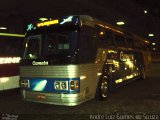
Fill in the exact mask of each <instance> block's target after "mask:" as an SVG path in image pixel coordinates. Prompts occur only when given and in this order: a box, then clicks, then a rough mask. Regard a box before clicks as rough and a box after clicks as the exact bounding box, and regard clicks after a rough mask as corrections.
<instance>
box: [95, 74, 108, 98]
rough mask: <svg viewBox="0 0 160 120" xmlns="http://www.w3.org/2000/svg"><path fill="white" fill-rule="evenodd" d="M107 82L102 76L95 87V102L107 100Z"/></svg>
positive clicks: (105, 77) (106, 78)
mask: <svg viewBox="0 0 160 120" xmlns="http://www.w3.org/2000/svg"><path fill="white" fill-rule="evenodd" d="M108 82H109V80H108V77H107V76H104V75H102V76H101V78H100V80H99V82H98V86H97V90H96V96H95V97H96V99H97V100H105V99H106V98H108V91H109V83H108Z"/></svg>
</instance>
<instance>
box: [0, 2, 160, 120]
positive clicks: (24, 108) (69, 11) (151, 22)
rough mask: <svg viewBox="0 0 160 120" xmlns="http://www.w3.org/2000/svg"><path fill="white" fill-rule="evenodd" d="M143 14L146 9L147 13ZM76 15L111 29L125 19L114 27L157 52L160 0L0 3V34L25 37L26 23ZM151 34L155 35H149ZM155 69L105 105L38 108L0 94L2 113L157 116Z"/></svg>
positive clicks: (155, 66) (159, 93)
mask: <svg viewBox="0 0 160 120" xmlns="http://www.w3.org/2000/svg"><path fill="white" fill-rule="evenodd" d="M144 10H147V14H145V13H144ZM80 14H82V15H90V16H93V17H96V18H97V19H100V20H104V21H106V22H107V23H109V24H112V25H114V26H117V25H116V22H118V21H124V22H125V25H123V26H117V27H121V28H123V29H125V30H128V31H130V32H134V33H136V34H137V35H139V36H141V37H144V38H146V39H148V40H150V41H151V46H152V47H151V48H152V50H153V48H156V49H154V50H153V52H157V53H159V54H160V47H159V46H160V42H159V41H160V0H44V1H42V0H1V1H0V27H7V29H6V30H0V33H3V32H4V33H18V34H25V31H26V27H27V24H28V23H30V22H33V21H34V20H36V19H37V18H40V17H53V18H56V17H59V16H63V15H80ZM150 33H152V34H154V36H153V37H149V36H148V34H150ZM0 38H1V37H0ZM152 43H156V45H155V46H154V45H152ZM159 68H160V64H159V63H158V64H155V63H154V64H153V66H152V67H151V72H150V73H149V74H148V76H149V77H148V78H147V80H146V81H145V82H144V81H138V82H137V81H136V82H134V83H132V84H130V85H129V86H125V87H122V88H120V89H118V90H117V91H115V92H113V93H112V94H111V96H110V99H109V100H108V101H103V102H102V101H99V102H97V101H95V100H92V101H89V102H87V103H84V104H82V105H80V106H77V107H66V106H52V105H43V104H39V105H37V104H35V103H26V102H24V101H22V100H21V95H20V93H16V94H15V93H14V94H9V95H5V94H4V95H2V94H1V96H0V113H4V114H6V113H11V114H12V113H13V114H14V115H19V114H20V115H19V118H20V119H21V118H24V119H25V118H26V119H25V120H28V119H29V118H30V116H31V117H33V118H35V119H34V120H39V114H42V116H43V114H45V115H44V116H45V117H48V118H52V116H49V115H48V114H52V115H55V116H54V117H55V118H57V120H58V118H59V117H66V116H65V115H67V114H70V116H72V115H73V114H78V117H79V119H78V118H77V116H75V119H76V120H81V118H82V117H83V116H84V115H85V114H87V118H89V117H88V114H91V113H92V114H93V113H95V114H100V113H103V114H104V113H106V112H123V111H124V112H125V111H128V112H131V113H137V112H138V114H142V113H158V114H159V110H160V90H159V77H160V75H159ZM11 100H12V101H11ZM24 113H25V114H26V115H25V114H24ZM60 113H61V114H60ZM23 114H24V116H23ZM27 114H29V115H27ZM56 114H60V115H56ZM36 115H37V116H36ZM34 116H36V117H34ZM27 117H28V119H27ZM0 119H1V114H0ZM20 119H19V120H20ZM52 119H53V118H52ZM66 119H67V118H66ZM44 120H47V119H44ZM59 120H60V119H59Z"/></svg>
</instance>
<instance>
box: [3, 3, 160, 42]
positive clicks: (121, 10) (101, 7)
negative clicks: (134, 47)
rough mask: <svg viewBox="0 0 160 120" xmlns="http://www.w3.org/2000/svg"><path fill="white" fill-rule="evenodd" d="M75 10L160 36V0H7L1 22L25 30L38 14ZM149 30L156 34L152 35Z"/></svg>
mask: <svg viewBox="0 0 160 120" xmlns="http://www.w3.org/2000/svg"><path fill="white" fill-rule="evenodd" d="M144 10H147V11H148V13H147V14H144ZM75 14H76V15H77V14H87V15H91V16H93V17H96V18H98V19H101V20H104V21H106V22H108V23H110V24H112V25H116V22H117V21H124V22H125V25H124V26H123V27H122V28H124V29H126V30H129V31H131V32H134V33H136V34H138V35H140V36H142V37H145V38H147V39H150V40H152V41H157V42H158V40H159V39H160V33H159V31H160V1H159V0H67V1H64V0H45V1H40V0H27V1H23V0H12V1H11V0H3V1H1V3H0V26H6V27H7V28H8V29H7V30H6V31H5V32H10V33H25V27H26V24H27V23H28V22H30V21H33V20H34V19H36V18H38V17H57V16H62V15H75ZM1 32H3V31H1ZM149 33H153V34H154V35H155V36H154V37H148V34H149Z"/></svg>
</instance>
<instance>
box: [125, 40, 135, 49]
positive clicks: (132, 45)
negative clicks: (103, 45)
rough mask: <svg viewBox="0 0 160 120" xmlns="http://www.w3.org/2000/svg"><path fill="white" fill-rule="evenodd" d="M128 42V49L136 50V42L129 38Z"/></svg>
mask: <svg viewBox="0 0 160 120" xmlns="http://www.w3.org/2000/svg"><path fill="white" fill-rule="evenodd" d="M126 41H127V47H128V48H134V42H133V39H132V38H127V39H126Z"/></svg>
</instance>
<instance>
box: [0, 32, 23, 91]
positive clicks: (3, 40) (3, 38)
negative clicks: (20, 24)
mask: <svg viewBox="0 0 160 120" xmlns="http://www.w3.org/2000/svg"><path fill="white" fill-rule="evenodd" d="M23 40H24V35H18V34H8V33H0V91H4V90H10V89H14V88H18V87H19V78H20V77H19V62H20V59H21V57H20V55H21V52H22V43H23V42H22V41H23Z"/></svg>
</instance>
